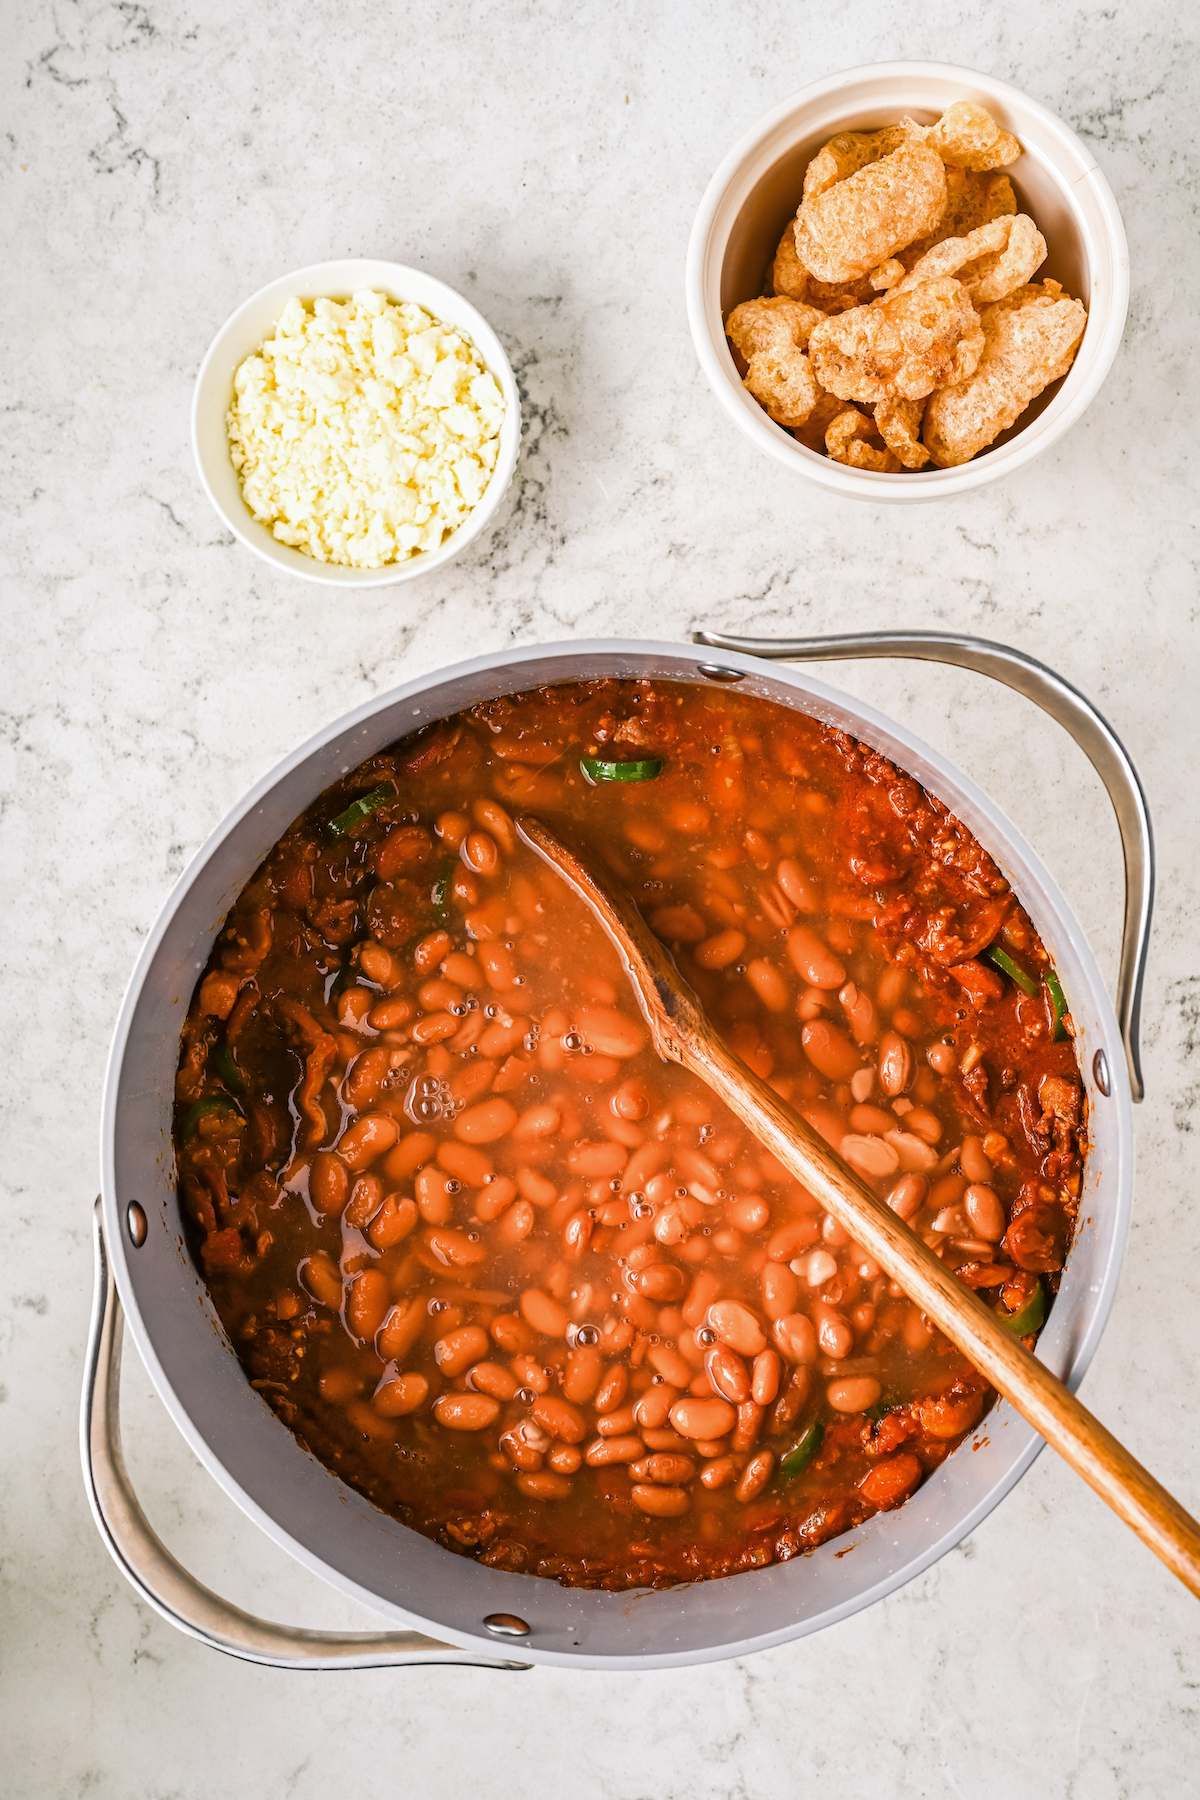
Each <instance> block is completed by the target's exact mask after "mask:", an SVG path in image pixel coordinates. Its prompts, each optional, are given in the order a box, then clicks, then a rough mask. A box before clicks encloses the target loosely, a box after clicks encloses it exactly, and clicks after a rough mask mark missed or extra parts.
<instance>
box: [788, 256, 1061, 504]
mask: <svg viewBox="0 0 1200 1800" xmlns="http://www.w3.org/2000/svg"><path fill="white" fill-rule="evenodd" d="M981 324H982V327H983V336H984V346H983V354H982V356H981V357H980V359H979V364H978V367H977V368H976V369H975V371H974V373H973V374H972V375H971V376H970V377H969V378H968V379H967V380H965V381H960V382H958V383H957V384H955V385H954V386H952V387H945V388H943V389H942V391H941V392H940V393H937V394H934V395H933V396H932V398H931V399H930V401H929V403H928V405H927V406H926V408H925V423H924V428H923V436H924V439H925V444H926V447H927V449H928V450H929V453H930V456H931V457H932V459H933V461H934V462H935V463H936V464H937V466H938V468H939V469H954V468H957V467H958V466H959V465H960V464H961V463H965V462H970V460H971V458H972V457H973V456H976V455H978V453H979V451H980V450H982V449H984V448H985V447H986V446H987V445H988V444H991V443H993V442H994V441H995V440H996V438H998V437H999V436H1000V433H1001V432H1002V431H1007V430H1008V428H1009V426H1010V425H1015V424H1016V422H1017V420H1018V419H1019V418H1020V416H1021V414H1022V413H1023V412H1024V410H1025V408H1026V407H1027V406H1028V405H1029V403H1030V401H1031V400H1035V399H1036V398H1037V396H1038V395H1039V394H1040V393H1041V392H1042V390H1043V388H1046V387H1048V386H1049V385H1050V383H1051V382H1052V381H1057V380H1058V379H1059V377H1060V376H1062V375H1065V374H1066V372H1067V370H1068V369H1069V368H1070V366H1071V364H1072V362H1073V361H1074V360H1075V352H1076V350H1077V349H1078V348H1079V342H1080V339H1081V338H1082V336H1083V332H1084V327H1085V326H1086V324H1087V312H1086V310H1085V308H1084V306H1083V304H1082V302H1081V301H1079V300H1071V299H1068V298H1067V296H1066V295H1064V293H1063V291H1062V288H1061V287H1060V286H1059V284H1058V282H1057V281H1045V282H1042V283H1041V284H1038V283H1036V282H1035V283H1031V284H1030V285H1028V286H1027V287H1021V288H1017V290H1016V292H1015V293H1012V294H1008V295H1007V296H1006V297H1005V298H1004V299H1003V300H997V301H995V302H994V303H993V304H992V305H991V306H987V307H985V308H984V310H983V314H982V317H981ZM822 329H824V327H822Z"/></svg>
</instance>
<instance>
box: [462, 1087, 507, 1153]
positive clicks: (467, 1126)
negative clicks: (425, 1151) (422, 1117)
mask: <svg viewBox="0 0 1200 1800" xmlns="http://www.w3.org/2000/svg"><path fill="white" fill-rule="evenodd" d="M516 1122H517V1109H516V1107H515V1106H513V1105H511V1104H510V1102H509V1101H507V1100H504V1099H502V1098H501V1097H500V1096H499V1095H498V1094H494V1095H493V1096H492V1097H491V1099H490V1100H484V1101H483V1102H482V1103H481V1104H480V1105H479V1106H472V1107H469V1108H468V1109H467V1111H466V1112H464V1113H460V1114H459V1116H458V1118H457V1119H455V1121H454V1135H455V1137H456V1138H458V1139H459V1140H460V1142H462V1143H464V1144H494V1143H495V1142H496V1140H497V1139H498V1138H502V1137H506V1136H507V1134H508V1133H509V1132H510V1131H511V1130H512V1128H513V1126H514V1125H515V1124H516Z"/></svg>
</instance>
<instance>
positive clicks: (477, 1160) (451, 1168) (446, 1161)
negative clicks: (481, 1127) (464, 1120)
mask: <svg viewBox="0 0 1200 1800" xmlns="http://www.w3.org/2000/svg"><path fill="white" fill-rule="evenodd" d="M437 1163H438V1168H439V1169H444V1170H445V1171H446V1173H447V1175H451V1176H453V1177H454V1179H455V1180H456V1181H465V1182H466V1184H467V1186H468V1187H480V1188H481V1187H484V1186H485V1185H486V1184H487V1182H488V1181H489V1180H490V1179H491V1177H492V1174H493V1169H492V1159H491V1157H490V1156H489V1155H488V1154H487V1152H486V1151H485V1150H479V1149H476V1147H475V1145H474V1144H452V1143H445V1144H439V1145H438V1148H437Z"/></svg>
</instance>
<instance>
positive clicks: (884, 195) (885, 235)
mask: <svg viewBox="0 0 1200 1800" xmlns="http://www.w3.org/2000/svg"><path fill="white" fill-rule="evenodd" d="M945 209H946V171H945V168H944V166H943V164H942V159H941V157H940V156H938V155H937V153H936V152H935V151H933V150H930V149H928V148H927V147H926V146H925V145H924V144H921V143H917V142H916V141H915V140H907V141H906V142H905V143H903V144H902V145H901V147H900V148H899V149H898V150H893V151H892V152H891V153H890V155H888V156H883V157H880V158H879V160H878V161H876V162H872V163H868V164H867V166H866V167H865V168H862V169H859V170H858V172H857V174H854V175H850V176H848V177H847V179H846V180H845V181H838V182H835V183H834V185H833V186H832V187H830V188H826V189H825V191H824V192H823V193H820V194H815V195H814V196H813V197H812V198H811V199H805V200H804V201H802V203H801V206H800V211H799V213H798V214H797V217H796V255H797V256H798V257H799V259H800V261H801V263H802V264H803V266H804V267H805V268H806V269H807V270H808V272H809V274H810V275H813V276H815V277H816V279H817V280H818V281H826V282H846V281H857V280H858V279H859V277H860V276H864V275H869V274H870V273H871V271H872V269H877V268H878V267H879V265H880V263H883V262H886V261H887V260H888V258H889V257H891V256H895V254H896V252H897V251H898V250H903V249H904V248H905V246H906V245H907V244H911V243H912V242H913V240H914V239H915V238H919V237H924V236H926V235H927V234H928V233H930V232H932V231H933V230H934V228H935V227H936V225H937V223H938V221H939V219H940V218H941V216H942V214H943V212H944V211H945Z"/></svg>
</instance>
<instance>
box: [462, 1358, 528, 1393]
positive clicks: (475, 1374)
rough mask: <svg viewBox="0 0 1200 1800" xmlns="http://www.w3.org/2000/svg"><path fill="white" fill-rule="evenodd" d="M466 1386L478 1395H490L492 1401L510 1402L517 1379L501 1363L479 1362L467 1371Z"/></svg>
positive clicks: (515, 1388) (515, 1389)
mask: <svg viewBox="0 0 1200 1800" xmlns="http://www.w3.org/2000/svg"><path fill="white" fill-rule="evenodd" d="M467 1383H468V1385H469V1386H470V1387H471V1388H473V1389H474V1390H475V1392H476V1393H479V1394H490V1395H491V1396H492V1399H493V1400H511V1399H513V1397H514V1396H515V1394H516V1392H517V1378H516V1376H515V1375H514V1374H513V1373H512V1370H511V1369H506V1368H505V1367H504V1366H503V1364H502V1363H494V1362H479V1363H476V1364H475V1365H474V1367H473V1368H471V1369H469V1370H468V1371H467Z"/></svg>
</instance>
